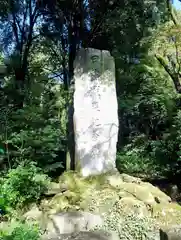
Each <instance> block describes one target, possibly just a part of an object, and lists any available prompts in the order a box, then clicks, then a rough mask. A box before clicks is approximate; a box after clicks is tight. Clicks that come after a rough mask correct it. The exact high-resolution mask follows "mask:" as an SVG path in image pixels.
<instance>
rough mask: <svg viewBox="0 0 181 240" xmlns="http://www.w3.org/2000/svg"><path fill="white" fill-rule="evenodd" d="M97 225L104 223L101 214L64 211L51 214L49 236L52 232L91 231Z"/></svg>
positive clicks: (48, 227)
mask: <svg viewBox="0 0 181 240" xmlns="http://www.w3.org/2000/svg"><path fill="white" fill-rule="evenodd" d="M97 225H99V226H101V225H103V219H102V217H100V216H99V215H96V214H92V213H89V212H80V211H79V212H76V211H74V212H64V213H58V214H54V215H51V216H49V221H48V223H47V232H48V235H47V236H52V234H57V233H58V234H70V233H74V232H80V231H89V230H91V229H93V228H95V227H96V226H97Z"/></svg>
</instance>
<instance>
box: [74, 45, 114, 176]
mask: <svg viewBox="0 0 181 240" xmlns="http://www.w3.org/2000/svg"><path fill="white" fill-rule="evenodd" d="M74 69H75V70H74V78H75V93H74V132H75V152H76V163H78V164H79V166H80V167H81V171H82V174H83V176H89V175H94V174H100V173H103V172H107V171H110V170H111V171H112V170H114V169H115V160H116V145H117V139H118V104H117V96H116V87H115V63H114V59H113V57H112V56H111V55H110V53H109V52H108V51H101V50H97V49H91V48H90V49H81V50H80V51H79V52H78V54H77V57H76V59H75V62H74Z"/></svg>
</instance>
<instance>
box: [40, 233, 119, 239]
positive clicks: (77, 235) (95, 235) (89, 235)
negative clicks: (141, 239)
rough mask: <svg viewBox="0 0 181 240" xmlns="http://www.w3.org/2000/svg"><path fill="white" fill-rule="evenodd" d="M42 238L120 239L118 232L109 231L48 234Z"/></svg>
mask: <svg viewBox="0 0 181 240" xmlns="http://www.w3.org/2000/svg"><path fill="white" fill-rule="evenodd" d="M41 239H42V240H120V239H119V236H118V235H117V234H116V233H112V232H107V231H89V232H86V231H82V232H78V233H73V234H61V235H57V236H56V235H55V234H54V235H51V236H49V237H47V236H46V235H45V236H43V237H42V238H41Z"/></svg>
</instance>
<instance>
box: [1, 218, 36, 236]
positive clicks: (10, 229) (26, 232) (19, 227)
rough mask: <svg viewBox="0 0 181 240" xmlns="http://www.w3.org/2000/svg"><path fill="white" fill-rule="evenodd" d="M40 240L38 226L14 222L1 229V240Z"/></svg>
mask: <svg viewBox="0 0 181 240" xmlns="http://www.w3.org/2000/svg"><path fill="white" fill-rule="evenodd" d="M26 239H28V240H39V239H40V230H39V227H38V226H36V225H30V224H27V223H26V224H25V223H21V222H12V223H10V224H8V225H6V226H4V227H3V228H2V229H0V240H26Z"/></svg>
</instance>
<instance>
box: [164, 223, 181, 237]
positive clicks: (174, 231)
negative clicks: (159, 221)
mask: <svg viewBox="0 0 181 240" xmlns="http://www.w3.org/2000/svg"><path fill="white" fill-rule="evenodd" d="M160 240H181V225H178V226H172V227H169V228H163V229H160Z"/></svg>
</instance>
